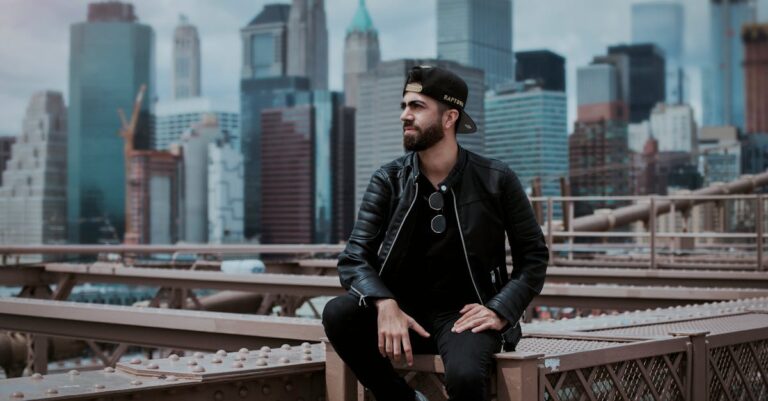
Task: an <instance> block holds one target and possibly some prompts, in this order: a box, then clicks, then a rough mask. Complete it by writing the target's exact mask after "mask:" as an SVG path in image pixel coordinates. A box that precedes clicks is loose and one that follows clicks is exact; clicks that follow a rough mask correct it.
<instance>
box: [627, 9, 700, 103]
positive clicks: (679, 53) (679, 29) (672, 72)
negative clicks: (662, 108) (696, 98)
mask: <svg viewBox="0 0 768 401" xmlns="http://www.w3.org/2000/svg"><path fill="white" fill-rule="evenodd" d="M683 11H684V10H683V5H682V4H676V3H670V2H651V3H635V4H632V43H634V44H643V43H652V44H655V45H656V46H658V47H659V48H660V49H661V50H662V51H663V53H664V59H665V62H666V80H667V82H666V92H667V93H666V102H667V103H671V104H680V103H683V102H684V101H685V99H686V98H687V97H688V94H687V93H686V92H687V90H686V89H685V88H684V86H685V77H684V76H683V68H682V66H683V64H684V63H683V32H685V22H684V16H685V14H684V12H683Z"/></svg>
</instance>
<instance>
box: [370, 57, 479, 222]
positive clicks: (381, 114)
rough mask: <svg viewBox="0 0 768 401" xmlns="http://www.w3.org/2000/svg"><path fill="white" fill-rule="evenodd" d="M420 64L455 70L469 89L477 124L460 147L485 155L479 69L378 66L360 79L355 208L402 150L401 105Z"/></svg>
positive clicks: (410, 62)
mask: <svg viewBox="0 0 768 401" xmlns="http://www.w3.org/2000/svg"><path fill="white" fill-rule="evenodd" d="M417 65H434V66H438V67H443V68H446V69H449V70H451V71H453V72H454V73H456V74H458V75H459V76H460V77H462V78H463V79H464V81H465V82H466V83H467V86H468V87H469V97H468V99H467V105H466V111H467V113H468V114H469V115H470V116H472V119H473V120H474V121H475V123H476V124H477V132H476V133H474V134H466V135H465V134H459V135H458V139H459V144H461V145H462V146H464V147H465V148H467V149H468V150H471V151H473V152H476V153H480V154H484V153H485V140H484V137H485V123H484V121H485V119H484V117H483V116H484V112H483V109H484V104H483V96H484V94H485V92H484V90H483V89H484V87H485V85H484V75H483V71H482V70H480V69H478V68H472V67H467V66H463V65H461V64H458V63H456V62H453V61H445V60H429V59H427V60H414V59H404V60H393V61H387V62H382V63H379V65H378V66H377V67H376V68H375V69H373V70H372V71H370V72H368V73H366V74H362V75H361V78H360V98H359V100H358V105H357V113H356V118H355V205H356V209H357V207H359V204H360V199H361V198H362V196H363V193H364V192H365V188H366V187H367V186H368V182H369V181H370V179H371V175H373V172H374V171H376V169H377V168H379V167H380V166H381V165H382V164H384V163H387V162H389V161H391V160H393V159H396V158H398V157H400V156H402V155H403V154H405V152H404V151H403V125H402V121H400V118H399V116H400V113H401V112H402V111H401V110H400V102H401V101H402V99H403V85H404V83H405V77H406V75H407V73H408V71H410V69H411V68H413V67H414V66H417Z"/></svg>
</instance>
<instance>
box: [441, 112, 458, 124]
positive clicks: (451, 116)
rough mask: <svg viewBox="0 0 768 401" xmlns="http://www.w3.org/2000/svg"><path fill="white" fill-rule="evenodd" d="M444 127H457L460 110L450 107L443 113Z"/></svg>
mask: <svg viewBox="0 0 768 401" xmlns="http://www.w3.org/2000/svg"><path fill="white" fill-rule="evenodd" d="M443 120H444V122H443V127H445V128H451V127H454V128H456V122H457V121H459V112H458V110H456V109H448V111H446V112H445V113H443Z"/></svg>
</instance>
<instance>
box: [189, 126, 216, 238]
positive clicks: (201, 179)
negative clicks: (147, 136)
mask: <svg viewBox="0 0 768 401" xmlns="http://www.w3.org/2000/svg"><path fill="white" fill-rule="evenodd" d="M220 139H221V131H219V126H218V124H217V122H216V119H215V117H210V118H208V119H205V120H204V121H202V122H200V123H199V124H196V125H195V126H194V127H193V128H192V129H190V130H189V131H187V132H186V133H185V134H184V136H183V137H182V140H181V149H182V155H183V169H184V170H183V171H184V172H183V177H184V178H183V180H182V188H183V190H182V196H181V205H182V206H181V235H180V239H181V240H183V241H186V242H188V243H193V244H200V243H206V242H208V193H209V188H208V164H209V160H208V159H209V152H208V150H209V148H208V145H209V144H211V143H213V142H215V141H217V140H220Z"/></svg>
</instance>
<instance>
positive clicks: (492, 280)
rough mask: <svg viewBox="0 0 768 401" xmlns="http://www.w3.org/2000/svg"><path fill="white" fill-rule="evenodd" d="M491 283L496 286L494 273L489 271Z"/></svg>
mask: <svg viewBox="0 0 768 401" xmlns="http://www.w3.org/2000/svg"><path fill="white" fill-rule="evenodd" d="M491 283H493V284H496V271H494V270H491Z"/></svg>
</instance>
